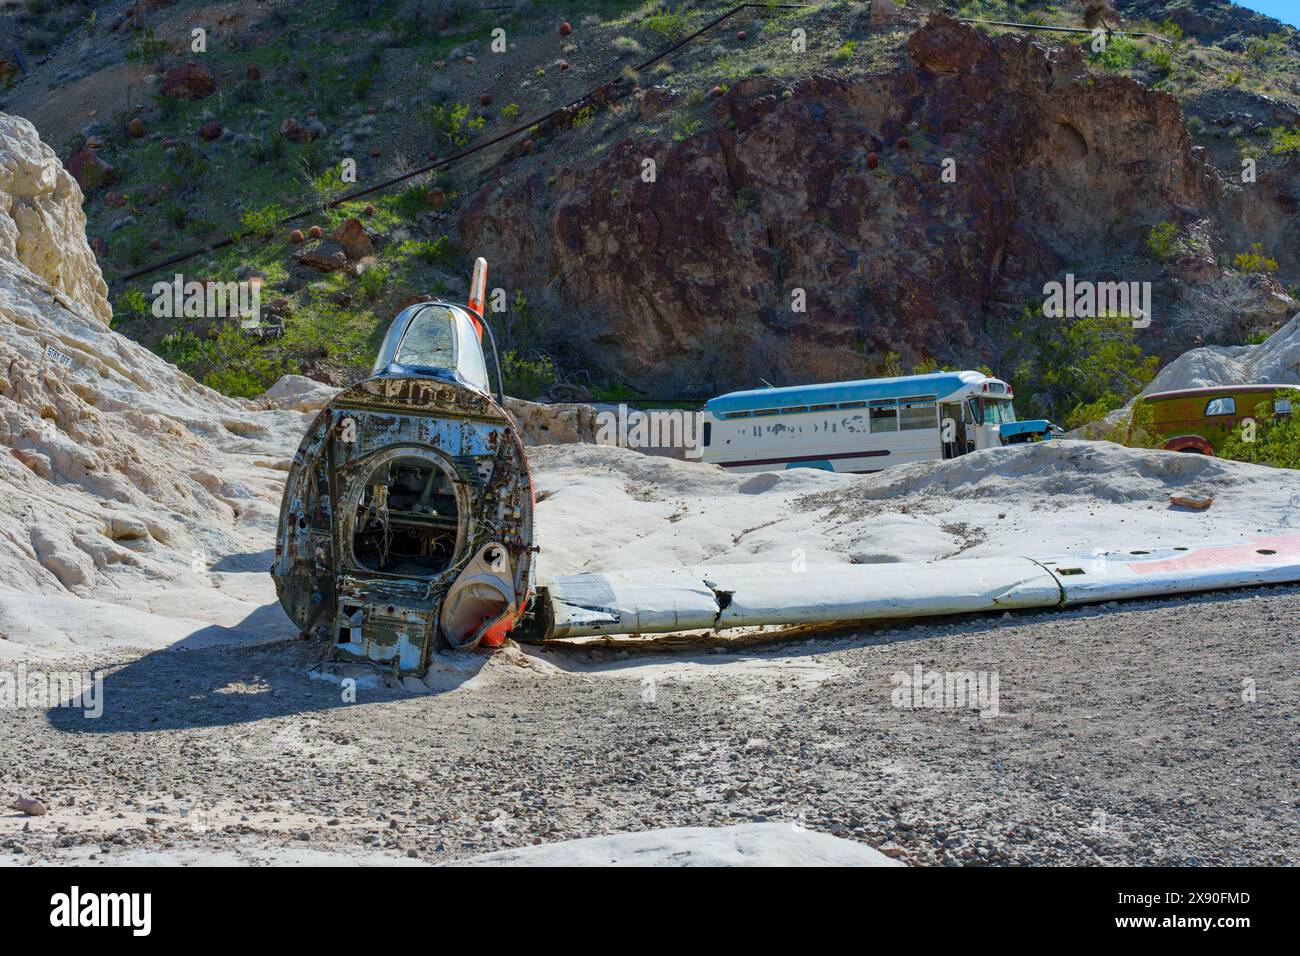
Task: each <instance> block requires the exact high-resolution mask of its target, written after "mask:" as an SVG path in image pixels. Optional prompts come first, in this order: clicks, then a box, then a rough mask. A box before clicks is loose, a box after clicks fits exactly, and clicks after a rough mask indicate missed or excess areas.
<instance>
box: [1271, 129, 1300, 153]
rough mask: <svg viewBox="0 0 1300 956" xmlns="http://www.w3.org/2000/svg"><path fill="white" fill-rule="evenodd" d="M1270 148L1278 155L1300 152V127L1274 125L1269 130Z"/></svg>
mask: <svg viewBox="0 0 1300 956" xmlns="http://www.w3.org/2000/svg"><path fill="white" fill-rule="evenodd" d="M1268 135H1269V140H1270V144H1269V149H1270V150H1272V152H1273V153H1274V154H1276V155H1278V156H1282V155H1285V154H1286V153H1300V129H1288V128H1287V127H1285V126H1274V127H1273V128H1272V129H1270V130H1269V132H1268Z"/></svg>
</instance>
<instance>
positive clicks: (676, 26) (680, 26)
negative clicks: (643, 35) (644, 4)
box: [642, 10, 690, 43]
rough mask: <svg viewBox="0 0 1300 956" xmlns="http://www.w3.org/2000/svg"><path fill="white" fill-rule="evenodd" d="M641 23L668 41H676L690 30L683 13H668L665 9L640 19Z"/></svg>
mask: <svg viewBox="0 0 1300 956" xmlns="http://www.w3.org/2000/svg"><path fill="white" fill-rule="evenodd" d="M642 24H643V25H644V26H645V27H646V28H647V29H649V30H653V31H654V32H655V33H658V34H659V35H660V36H661V37H663V38H664V39H665V40H667V41H668V42H669V43H676V42H677V41H678V40H680V39H682V38H683V37H685V36H686V34H688V33H689V32H690V27H688V26H687V23H686V15H685V14H684V13H670V12H668V11H666V10H664V11H660V12H659V13H652V14H651V15H650V16H648V17H646V18H645V19H644V20H643V21H642Z"/></svg>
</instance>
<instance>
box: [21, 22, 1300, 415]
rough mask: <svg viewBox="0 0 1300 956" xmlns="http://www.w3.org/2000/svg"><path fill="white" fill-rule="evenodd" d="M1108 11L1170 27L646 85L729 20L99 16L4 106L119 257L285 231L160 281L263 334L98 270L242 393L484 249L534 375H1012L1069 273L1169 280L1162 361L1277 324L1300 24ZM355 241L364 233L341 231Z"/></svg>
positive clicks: (109, 261)
mask: <svg viewBox="0 0 1300 956" xmlns="http://www.w3.org/2000/svg"><path fill="white" fill-rule="evenodd" d="M1119 8H1120V13H1121V14H1122V21H1121V24H1120V25H1121V26H1122V28H1124V29H1126V30H1132V31H1136V32H1139V33H1150V34H1154V36H1151V37H1135V38H1130V37H1127V36H1119V35H1117V36H1114V37H1112V38H1111V41H1110V43H1109V44H1108V46H1107V47H1106V49H1104V50H1094V49H1093V48H1092V46H1091V40H1092V38H1091V37H1090V36H1089V35H1088V34H1070V33H1061V32H1046V31H1030V30H1023V29H1016V28H1001V27H994V26H988V25H971V24H966V23H960V22H958V21H957V20H955V19H953V18H952V17H950V16H949V15H948V14H953V15H959V16H964V17H968V18H969V17H973V18H977V19H979V18H983V19H987V20H1003V21H1017V22H1023V23H1030V24H1035V23H1037V24H1050V25H1069V26H1074V27H1077V26H1079V25H1080V23H1081V22H1082V18H1081V5H1080V4H1078V3H1074V2H1065V3H1044V2H1039V0H1021V2H1017V3H1004V2H1002V0H977V2H972V3H967V4H965V5H964V6H961V7H958V6H957V5H956V4H952V3H943V2H918V0H911V2H908V3H906V4H897V5H895V4H894V3H891V2H889V0H873V2H870V3H819V4H810V5H809V6H807V7H805V8H801V9H787V8H778V7H771V8H761V7H760V8H752V9H749V10H746V11H744V12H742V13H741V14H738V15H736V16H733V17H732V18H730V19H729V20H728V21H727V22H726V23H724V24H722V25H721V26H719V27H717V28H716V29H714V30H712V31H711V32H710V33H708V34H707V35H706V36H704V37H702V38H700V39H698V40H696V41H694V42H692V43H690V44H688V45H686V46H684V47H682V48H681V49H680V50H678V51H677V52H675V53H674V54H673V55H672V56H670V57H668V58H666V59H664V60H662V61H660V62H657V63H655V64H653V65H652V66H649V67H647V68H644V69H641V70H638V69H636V66H637V65H638V64H640V63H642V62H643V61H645V60H647V59H648V58H650V56H651V55H652V54H653V53H654V52H656V51H659V50H662V49H665V48H667V47H669V46H670V45H671V44H673V43H676V42H678V41H680V40H681V39H683V38H685V37H686V36H687V35H688V34H690V33H691V32H693V31H694V30H696V29H699V28H700V27H703V26H704V25H705V24H706V23H708V22H709V21H710V20H711V19H713V18H715V17H717V16H718V15H720V14H721V13H723V12H725V10H727V9H728V6H727V5H726V4H725V3H719V2H707V0H701V2H679V3H653V2H652V3H641V2H635V3H634V2H618V0H604V2H600V3H596V4H578V3H569V2H559V0H557V2H550V3H543V2H537V0H534V2H521V3H515V4H511V5H505V6H503V5H491V6H490V8H480V5H479V4H476V3H469V2H460V0H439V2H435V3H431V4H430V3H410V2H402V3H399V2H395V0H394V2H383V0H373V2H368V3H362V4H357V5H355V7H354V8H353V7H350V8H349V9H348V10H347V11H346V12H344V11H340V10H339V9H337V8H336V7H335V6H334V5H331V4H327V3H324V2H320V0H305V2H303V3H300V4H294V5H291V6H289V5H273V6H267V5H264V4H260V3H252V2H235V3H230V4H225V5H223V6H222V7H221V8H220V10H219V11H217V10H215V9H213V8H209V7H205V6H203V5H200V4H197V3H191V2H184V0H181V2H165V0H151V2H149V3H136V4H132V5H129V6H127V5H123V4H104V5H101V6H100V7H99V8H98V10H99V13H98V14H97V23H96V24H93V25H91V26H88V27H82V26H79V27H77V28H76V29H74V30H71V31H70V32H68V33H67V34H66V35H65V36H64V38H63V39H62V40H60V41H59V42H58V43H52V44H50V45H49V47H48V51H47V52H46V53H44V54H43V55H42V56H41V57H36V56H33V57H28V60H29V62H28V64H27V68H28V70H29V72H28V73H27V74H25V75H24V74H22V73H21V72H15V71H10V72H11V73H13V74H14V78H13V79H12V80H11V81H10V88H9V90H8V92H7V94H6V95H5V98H4V107H5V108H7V109H8V110H9V111H11V112H15V113H18V114H20V115H25V116H29V117H30V118H31V119H32V120H33V122H35V123H36V125H37V126H38V128H39V129H40V130H41V131H42V133H43V134H44V135H45V136H46V138H47V139H49V140H51V141H53V142H55V143H57V144H58V145H59V147H60V149H61V151H62V152H63V155H65V156H66V157H67V159H68V161H69V165H70V167H71V168H72V169H73V170H74V172H76V174H77V175H78V176H79V177H80V179H81V180H82V182H83V184H84V185H85V187H86V195H87V203H86V209H87V214H88V217H89V229H90V234H91V236H92V240H93V247H94V248H95V249H96V251H97V254H98V256H99V258H100V261H101V263H102V264H103V265H104V268H105V271H106V272H107V273H108V274H109V275H110V277H116V276H121V275H125V274H126V273H128V272H131V271H133V270H134V269H136V268H139V267H140V266H142V265H144V264H146V263H148V262H151V261H155V260H158V259H161V258H165V257H166V256H167V255H169V254H171V253H174V252H176V251H179V250H181V249H184V248H186V247H188V246H191V245H194V244H196V243H200V242H205V241H212V240H214V239H219V238H221V237H222V236H224V235H228V234H229V233H230V232H233V231H238V230H247V229H253V230H255V231H257V232H259V233H263V232H264V233H265V234H266V238H261V239H255V240H250V241H246V242H244V243H242V244H240V245H238V246H234V247H227V248H225V249H221V250H217V251H213V252H210V253H207V254H204V255H201V256H199V257H197V258H195V259H192V260H189V261H187V262H185V263H183V264H182V265H180V266H178V267H176V269H181V270H183V271H184V273H185V276H186V278H187V279H189V278H199V279H217V280H221V281H227V280H231V279H253V280H260V281H261V282H262V283H263V298H264V300H265V301H266V302H267V303H268V312H269V313H270V315H271V317H272V319H273V320H274V324H275V328H276V329H277V330H278V329H279V328H280V323H282V324H283V335H282V336H280V337H278V338H270V337H266V336H263V337H261V338H257V339H251V338H249V337H247V336H242V335H240V334H239V333H238V332H237V331H235V330H232V329H230V328H228V327H226V326H223V325H222V324H221V323H214V322H210V321H202V320H201V321H193V320H190V321H185V322H176V321H173V320H160V319H157V318H155V317H154V316H153V315H152V314H150V311H149V308H148V304H149V296H150V287H151V284H152V282H153V281H154V280H155V279H157V278H170V277H171V275H172V273H173V272H175V271H176V269H172V268H169V269H167V270H164V271H163V272H162V273H161V275H159V276H147V277H143V278H142V279H140V280H137V281H135V282H127V283H121V284H118V285H116V286H115V288H114V293H113V295H114V303H115V306H116V313H115V326H116V327H118V328H120V329H121V330H122V331H124V332H125V333H127V334H128V335H130V336H132V337H134V338H136V339H138V340H140V341H142V342H145V343H147V344H149V345H150V346H151V347H152V348H154V349H156V350H157V351H159V352H160V353H161V354H163V355H164V356H166V357H167V358H169V359H171V360H173V361H175V362H177V363H179V364H180V365H181V366H182V367H184V368H187V369H188V370H190V371H191V372H193V373H194V374H195V375H197V376H198V377H200V378H201V379H202V380H204V381H208V382H209V383H210V384H212V385H214V386H217V387H220V388H222V389H223V390H225V391H227V392H228V393H231V394H246V395H252V394H255V393H256V392H258V391H260V390H261V389H262V388H264V387H266V385H268V384H269V383H270V382H272V381H274V380H275V378H276V377H277V376H278V375H279V374H281V373H283V372H286V371H287V372H301V373H305V374H308V375H311V376H313V377H316V378H318V379H321V380H323V381H330V382H334V383H336V384H338V383H342V382H343V381H346V380H347V379H349V378H354V377H356V376H358V375H360V374H362V373H363V371H364V369H365V368H366V367H367V365H368V362H369V358H370V356H371V355H372V354H373V350H374V348H375V346H376V345H377V340H378V337H379V335H380V334H381V333H382V330H383V328H384V327H385V326H386V324H387V321H388V319H389V318H390V317H391V315H392V312H393V311H394V310H395V309H396V308H397V307H398V306H400V305H401V304H402V303H403V302H405V301H408V300H410V299H411V298H412V297H414V296H417V295H427V294H449V295H455V296H459V295H461V294H462V290H463V287H464V285H463V284H464V281H465V278H464V277H465V274H466V272H467V264H468V261H469V258H470V257H471V256H472V255H479V254H481V255H485V256H487V257H488V258H489V260H490V261H491V263H492V267H493V273H492V278H493V285H499V286H500V287H501V288H502V290H503V293H504V296H503V298H504V299H505V303H506V306H507V307H506V309H505V311H503V312H500V313H498V314H497V315H496V323H495V324H496V325H497V330H498V336H499V338H500V339H501V341H502V345H503V351H505V352H506V353H507V359H506V364H507V374H508V383H509V385H510V386H511V388H512V391H514V392H516V393H517V394H523V395H533V394H537V393H539V392H543V391H546V390H548V389H550V388H553V386H554V385H555V383H556V382H557V380H558V381H560V382H566V381H567V382H569V383H570V384H571V385H573V386H577V387H579V388H578V389H577V390H578V391H585V392H587V393H588V394H591V395H592V396H594V397H612V396H617V395H626V394H632V393H640V394H651V395H660V396H663V395H679V396H689V395H695V396H705V395H708V394H711V393H714V392H716V391H718V390H721V389H725V388H731V387H743V386H751V385H754V384H757V383H758V382H759V381H760V380H767V381H770V382H773V383H776V384H781V383H784V382H790V381H807V380H810V379H829V378H835V377H843V376H852V375H860V374H863V373H864V372H876V371H882V370H885V369H893V368H902V369H903V370H906V369H907V368H909V367H911V366H915V365H918V364H929V363H937V364H953V365H961V366H964V367H969V366H976V365H980V364H984V363H987V364H989V365H990V366H992V367H994V368H996V369H998V370H999V371H1000V372H1003V373H1004V374H1013V372H1014V368H1012V369H1010V370H1008V366H1013V365H1014V366H1015V367H1022V366H1024V365H1025V361H1026V359H1025V355H1024V353H1023V349H1022V351H1021V352H1019V353H1017V357H1016V359H1015V362H1014V363H1013V362H1012V360H1011V358H1010V357H1009V353H1008V349H1009V348H1010V347H1011V345H1012V344H1013V343H1014V342H1016V341H1018V340H1019V339H1023V338H1024V337H1025V336H1026V334H1027V332H1035V333H1036V332H1037V330H1038V327H1040V326H1046V325H1047V324H1048V323H1050V322H1052V321H1053V320H1049V319H1046V318H1045V317H1043V316H1042V315H1041V314H1040V313H1038V312H1036V310H1035V303H1036V302H1037V301H1038V300H1040V299H1041V298H1042V290H1043V286H1044V283H1046V282H1050V281H1061V280H1062V279H1063V278H1064V276H1065V274H1067V273H1070V274H1073V275H1075V276H1076V277H1077V278H1078V279H1081V280H1092V281H1124V282H1151V283H1152V285H1153V302H1152V306H1153V308H1152V311H1153V322H1152V324H1151V326H1150V327H1149V328H1146V329H1142V330H1140V331H1138V332H1135V333H1134V334H1133V342H1134V343H1135V344H1136V345H1137V347H1138V348H1139V349H1141V351H1142V352H1145V353H1146V354H1148V355H1153V356H1157V357H1158V358H1160V359H1162V360H1168V359H1170V358H1172V357H1174V356H1176V355H1177V354H1180V353H1181V352H1182V351H1184V350H1185V349H1187V348H1190V347H1193V346H1197V345H1203V344H1221V345H1238V344H1240V343H1242V342H1245V341H1247V340H1248V339H1255V338H1262V337H1263V336H1265V335H1266V334H1267V333H1269V332H1271V331H1272V330H1274V329H1275V328H1277V327H1278V326H1279V325H1280V324H1281V323H1282V322H1283V321H1285V319H1286V318H1287V317H1289V315H1290V314H1292V313H1293V312H1294V311H1295V301H1294V296H1295V294H1296V291H1297V290H1296V286H1297V284H1298V283H1300V226H1298V225H1297V223H1300V217H1298V216H1297V215H1296V212H1297V209H1298V208H1300V111H1298V109H1297V107H1298V105H1300V68H1298V64H1300V41H1298V40H1297V37H1296V33H1295V31H1293V30H1290V29H1288V28H1283V27H1282V26H1281V25H1280V24H1277V23H1276V22H1275V21H1271V20H1269V19H1268V18H1266V17H1261V16H1258V15H1256V14H1252V13H1250V12H1249V11H1244V10H1242V9H1241V8H1237V7H1233V6H1232V5H1230V4H1226V3H1215V2H1209V0H1204V2H1201V0H1197V2H1193V0H1165V2H1160V0H1128V2H1124V0H1121V2H1120V3H1119ZM27 26H28V27H30V26H31V24H30V23H28V24H27ZM47 26H48V24H47ZM199 27H202V28H203V29H205V30H206V31H207V33H206V37H207V48H206V50H205V51H204V52H195V51H194V50H193V48H192V41H191V37H192V31H193V30H194V29H196V28H199ZM48 28H49V29H55V28H54V27H48ZM43 29H44V28H43ZM494 30H501V31H504V33H503V35H501V36H499V37H498V40H499V41H500V42H498V43H497V44H496V45H495V46H494V44H493V40H494V36H496V35H495V34H494V33H493V31H494ZM597 87H600V88H601V94H600V95H599V96H598V97H597V98H596V99H594V100H592V101H588V102H584V103H582V104H580V105H579V106H577V107H575V108H572V109H569V110H566V111H564V112H562V113H561V114H559V115H558V116H555V117H552V118H550V119H548V120H547V121H546V122H545V123H543V124H541V125H539V126H536V127H533V128H531V129H527V130H526V131H524V132H522V133H521V134H520V135H519V136H516V137H514V138H512V139H507V140H505V141H504V142H502V143H501V144H499V145H497V146H493V147H491V148H488V149H486V150H484V151H482V152H479V153H476V154H475V155H473V156H471V157H469V158H467V159H465V160H464V161H461V162H458V163H456V164H455V165H453V166H450V167H448V168H445V169H442V170H439V171H437V172H436V173H432V174H425V175H421V176H418V177H415V178H414V179H411V180H406V181H403V182H402V183H401V184H399V185H396V186H394V187H391V188H389V189H386V190H383V191H380V192H377V193H374V194H372V195H369V196H367V197H365V198H364V199H362V200H358V201H357V202H351V203H346V204H344V205H343V206H342V207H339V208H336V209H330V210H327V211H324V212H321V213H318V214H314V215H312V216H309V217H307V218H306V219H304V220H302V221H300V222H297V223H294V224H291V225H287V226H283V227H278V228H277V227H273V226H272V225H270V224H271V223H273V222H274V221H275V219H276V218H278V216H280V215H283V214H284V213H286V212H288V211H290V210H293V209H296V208H299V207H301V206H303V205H306V204H310V203H314V202H318V201H320V200H322V199H330V198H333V197H335V196H338V195H341V194H342V193H343V192H344V191H345V190H346V189H349V188H351V186H352V184H350V183H347V182H344V181H342V180H341V179H340V178H339V170H340V169H341V168H342V167H340V166H339V165H338V164H339V163H341V162H343V161H345V160H348V159H351V160H353V161H354V162H355V163H356V166H357V183H356V185H357V186H365V185H367V184H369V183H374V182H377V181H379V180H381V179H383V178H385V177H387V176H392V175H398V174H401V173H402V172H404V171H407V170H411V169H414V168H418V166H419V164H420V163H422V162H427V161H429V160H430V159H431V158H434V157H438V156H446V155H449V154H451V153H454V152H457V151H458V150H460V149H463V148H466V147H470V146H473V145H474V144H476V143H482V142H484V141H486V140H488V139H490V138H492V137H494V136H496V135H500V134H503V133H506V132H508V131H509V130H511V129H513V128H515V127H516V126H518V125H520V124H521V123H523V122H525V121H526V120H528V119H529V118H532V117H538V116H542V115H545V114H547V113H549V112H550V111H552V110H554V109H556V108H557V107H559V106H562V105H564V104H566V103H569V102H571V101H573V100H574V99H575V98H577V97H579V96H581V95H582V94H583V93H585V92H587V91H589V90H592V89H595V88H597ZM647 161H649V162H651V163H653V168H652V169H650V168H649V167H648V166H647ZM1246 166H1249V167H1250V176H1249V177H1248V178H1247V179H1246V181H1243V173H1244V171H1245V168H1246ZM350 220H353V221H352V222H350ZM311 226H318V227H320V233H319V235H320V238H319V239H317V238H314V237H313V234H312V233H311V231H310V228H309V227H311ZM345 226H346V227H347V230H346V231H345V232H344V233H340V235H348V236H352V237H353V238H356V237H357V236H358V235H360V234H359V233H358V230H361V231H362V232H364V235H360V239H361V240H362V241H361V242H346V243H344V245H343V246H340V245H339V244H338V243H333V244H331V242H330V240H329V235H330V234H333V233H335V232H336V231H337V230H339V229H340V228H341V227H345ZM294 227H298V228H300V229H301V231H302V235H301V236H299V235H297V234H294V233H293V232H292V230H293V228H294ZM345 247H346V248H345ZM349 250H350V251H349ZM1031 338H1032V336H1031ZM1022 344H1023V343H1022ZM1031 352H1032V350H1031ZM1030 358H1031V359H1032V354H1031V355H1030ZM1031 364H1032V363H1031ZM1125 384H1128V385H1131V384H1134V383H1125ZM1136 384H1137V385H1140V384H1141V383H1140V382H1138V383H1136ZM1117 388H1119V386H1117ZM1119 390H1120V391H1122V390H1123V389H1122V388H1120V389H1119ZM571 391H572V390H571ZM1130 393H1131V392H1130ZM1122 397H1127V395H1123V396H1122Z"/></svg>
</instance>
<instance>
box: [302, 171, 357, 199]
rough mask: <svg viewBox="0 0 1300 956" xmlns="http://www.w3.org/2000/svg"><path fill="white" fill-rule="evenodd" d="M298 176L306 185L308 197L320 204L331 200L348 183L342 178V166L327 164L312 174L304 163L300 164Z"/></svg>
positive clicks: (346, 187)
mask: <svg viewBox="0 0 1300 956" xmlns="http://www.w3.org/2000/svg"><path fill="white" fill-rule="evenodd" d="M298 173H299V176H300V177H301V178H302V181H303V182H304V183H305V184H306V186H307V193H308V195H309V196H310V198H311V199H312V200H313V201H315V202H316V203H318V204H320V205H324V204H325V203H328V202H331V201H332V200H334V199H335V198H337V197H339V196H342V195H343V194H344V193H345V192H347V190H348V185H349V184H348V183H347V182H345V181H344V180H343V166H342V164H339V165H338V166H327V167H325V169H323V170H322V171H321V172H320V173H316V174H313V173H312V171H311V169H310V168H308V167H307V165H306V164H301V165H300V166H299V170H298Z"/></svg>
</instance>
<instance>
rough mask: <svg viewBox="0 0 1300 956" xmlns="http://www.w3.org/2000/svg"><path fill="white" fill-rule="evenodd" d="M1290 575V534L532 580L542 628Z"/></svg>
mask: <svg viewBox="0 0 1300 956" xmlns="http://www.w3.org/2000/svg"><path fill="white" fill-rule="evenodd" d="M1292 581H1300V535H1291V536H1261V537H1259V538H1253V539H1249V540H1237V541H1223V542H1216V543H1213V544H1199V545H1186V546H1170V547H1162V548H1146V549H1143V548H1132V549H1125V550H1113V551H1097V552H1093V553H1082V554H1072V555H1071V554H1067V555H1057V556H1051V557H1042V558H1033V557H1011V558H980V559H959V560H952V561H933V562H899V563H895V564H836V565H822V566H816V565H814V566H809V567H805V568H803V569H802V570H799V569H796V568H795V567H791V566H786V565H772V564H742V565H720V566H702V567H684V568H676V569H664V570H642V571H615V572H606V573H598V572H586V573H583V574H575V575H567V576H563V577H557V578H553V579H550V580H540V581H539V582H538V584H539V594H541V595H543V596H544V599H545V600H547V601H548V602H549V607H550V626H549V627H548V628H547V629H546V634H545V636H546V637H548V638H550V637H580V636H588V635H595V634H641V633H666V632H671V631H687V630H697V629H719V630H720V629H725V628H731V627H748V626H754V625H774V624H809V623H828V622H838V621H842V622H845V623H849V622H853V621H870V620H879V619H889V618H909V617H925V616H930V615H937V614H963V613H971V612H978V611H1000V610H1010V609H1014V608H1032V607H1060V606H1065V605H1075V604H1087V603H1091V602H1097V601H1113V600H1119V599H1123V598H1136V597H1153V596H1162V595H1168V594H1183V593H1192V592H1196V591H1217V590H1221V589H1224V588H1236V587H1249V586H1252V585H1260V584H1282V583H1287V582H1292Z"/></svg>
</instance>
